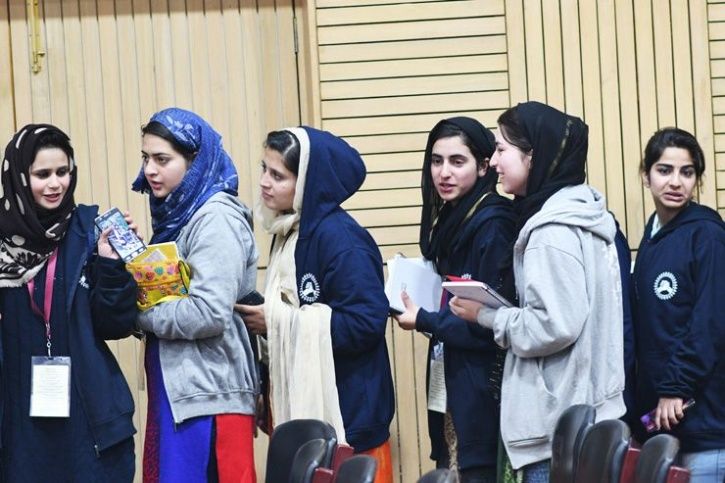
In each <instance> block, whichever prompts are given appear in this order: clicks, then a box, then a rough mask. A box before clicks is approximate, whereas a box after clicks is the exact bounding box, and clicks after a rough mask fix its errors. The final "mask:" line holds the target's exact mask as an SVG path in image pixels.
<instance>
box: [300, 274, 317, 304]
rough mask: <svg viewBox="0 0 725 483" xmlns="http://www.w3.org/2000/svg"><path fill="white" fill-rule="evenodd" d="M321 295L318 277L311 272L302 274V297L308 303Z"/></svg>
mask: <svg viewBox="0 0 725 483" xmlns="http://www.w3.org/2000/svg"><path fill="white" fill-rule="evenodd" d="M319 297H320V284H319V283H318V282H317V278H315V276H314V275H313V274H311V273H306V274H304V275H302V280H300V299H302V300H304V301H305V302H307V303H310V304H311V303H313V302H315V301H316V300H317V299H318V298H319Z"/></svg>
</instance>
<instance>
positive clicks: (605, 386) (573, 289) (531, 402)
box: [451, 102, 625, 482]
mask: <svg viewBox="0 0 725 483" xmlns="http://www.w3.org/2000/svg"><path fill="white" fill-rule="evenodd" d="M498 125H499V130H498V131H497V133H496V153H495V154H494V156H493V158H492V159H491V166H492V167H495V168H496V171H497V172H498V174H499V179H500V181H501V185H502V187H503V189H504V191H506V192H507V193H511V194H513V195H515V199H514V208H515V210H516V212H517V214H518V222H517V228H518V237H517V240H516V242H515V244H514V248H513V268H514V277H515V280H516V292H517V293H518V299H519V307H512V308H500V309H493V308H491V307H485V306H482V305H481V304H479V303H477V302H473V301H470V300H463V299H459V298H453V300H452V301H451V310H452V311H453V313H454V314H456V315H458V316H459V317H462V318H464V319H466V320H469V321H477V322H478V323H479V324H480V325H482V326H484V327H487V328H490V329H493V333H494V338H495V340H496V342H497V343H498V344H499V345H500V346H501V347H504V348H506V349H508V353H507V355H506V363H505V367H504V375H503V385H502V394H501V435H502V439H503V443H504V446H505V447H506V452H507V454H508V457H509V459H510V461H511V464H512V466H513V468H514V469H521V468H523V469H524V476H523V478H524V481H525V482H538V481H548V473H549V459H550V458H551V437H552V435H553V433H554V427H555V425H556V421H557V419H558V417H559V415H560V414H561V412H562V411H563V410H564V409H566V408H568V407H569V406H571V405H572V404H591V405H593V406H595V407H596V410H597V419H598V420H601V419H612V418H618V417H620V416H622V415H623V414H624V412H625V406H624V402H623V399H622V390H623V388H624V369H623V349H622V346H623V335H622V314H623V312H622V293H621V282H620V273H619V263H618V261H617V250H616V248H615V242H614V239H615V234H616V227H615V222H614V218H613V217H612V216H611V215H610V214H609V213H608V212H607V210H606V207H605V203H604V198H603V197H602V196H601V195H600V194H599V193H598V192H596V191H595V190H594V189H592V188H591V187H589V186H587V185H585V184H582V183H583V182H584V178H585V172H584V165H585V161H586V155H587V146H588V129H587V126H586V124H584V123H583V122H582V121H581V120H580V119H578V118H575V117H572V116H568V115H566V114H564V113H563V112H560V111H558V110H556V109H554V108H552V107H549V106H546V105H544V104H540V103H538V102H526V103H523V104H519V105H518V106H516V107H513V108H511V109H508V110H507V111H505V112H504V113H503V114H502V115H501V116H500V117H499V119H498Z"/></svg>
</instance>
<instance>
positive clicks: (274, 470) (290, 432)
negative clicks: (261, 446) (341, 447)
mask: <svg viewBox="0 0 725 483" xmlns="http://www.w3.org/2000/svg"><path fill="white" fill-rule="evenodd" d="M317 438H321V439H323V440H324V441H325V443H326V447H325V450H326V452H325V457H324V458H323V461H322V464H321V466H330V463H331V461H332V455H333V453H334V450H335V446H337V434H336V433H335V428H333V427H332V426H331V425H329V424H328V423H326V422H324V421H319V420H317V419H293V420H292V421H287V422H284V423H282V424H280V425H278V426H277V427H275V428H274V431H273V432H272V435H271V437H270V439H269V449H268V450H267V470H266V478H265V481H266V482H267V483H280V482H286V481H289V475H290V469H291V468H292V461H293V460H294V457H295V454H296V453H297V450H298V449H300V447H301V446H302V445H303V444H305V443H306V442H308V441H311V440H313V439H317Z"/></svg>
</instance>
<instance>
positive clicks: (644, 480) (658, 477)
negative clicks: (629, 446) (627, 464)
mask: <svg viewBox="0 0 725 483" xmlns="http://www.w3.org/2000/svg"><path fill="white" fill-rule="evenodd" d="M679 451H680V441H679V440H678V439H677V438H675V437H674V436H672V435H670V434H658V435H657V436H655V437H653V438H651V439H649V440H648V441H647V442H646V443H645V444H644V445H643V446H642V450H641V451H640V453H639V459H638V460H637V468H636V469H635V472H634V481H635V483H665V482H666V481H667V472H668V471H669V469H670V466H672V465H673V463H674V462H675V458H676V457H677V453H678V452H679Z"/></svg>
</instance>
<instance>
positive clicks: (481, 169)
mask: <svg viewBox="0 0 725 483" xmlns="http://www.w3.org/2000/svg"><path fill="white" fill-rule="evenodd" d="M490 162H491V158H484V160H483V162H482V163H479V165H478V177H479V178H483V177H484V176H485V175H486V172H487V171H488V167H489V166H490Z"/></svg>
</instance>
